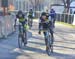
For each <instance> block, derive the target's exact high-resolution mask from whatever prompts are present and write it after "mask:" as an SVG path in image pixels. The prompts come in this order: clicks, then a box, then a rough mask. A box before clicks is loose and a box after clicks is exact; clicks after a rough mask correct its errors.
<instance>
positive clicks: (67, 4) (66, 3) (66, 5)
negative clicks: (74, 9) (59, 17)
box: [62, 0, 75, 13]
mask: <svg viewBox="0 0 75 59" xmlns="http://www.w3.org/2000/svg"><path fill="white" fill-rule="evenodd" d="M62 1H63V3H64V8H65V9H64V11H65V12H67V13H68V12H69V9H70V4H71V3H72V2H73V1H75V0H62Z"/></svg>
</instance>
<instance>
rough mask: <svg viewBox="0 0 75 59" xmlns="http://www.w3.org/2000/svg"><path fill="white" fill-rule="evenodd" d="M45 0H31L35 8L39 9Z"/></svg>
mask: <svg viewBox="0 0 75 59" xmlns="http://www.w3.org/2000/svg"><path fill="white" fill-rule="evenodd" d="M43 1H44V0H29V2H30V3H31V5H32V7H33V9H35V10H38V9H40V5H41V4H42V3H43Z"/></svg>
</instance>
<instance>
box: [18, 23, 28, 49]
mask: <svg viewBox="0 0 75 59" xmlns="http://www.w3.org/2000/svg"><path fill="white" fill-rule="evenodd" d="M23 29H24V30H23ZM26 44H27V31H26V28H24V26H23V25H22V24H21V23H19V35H18V45H19V48H22V46H23V45H24V46H26Z"/></svg>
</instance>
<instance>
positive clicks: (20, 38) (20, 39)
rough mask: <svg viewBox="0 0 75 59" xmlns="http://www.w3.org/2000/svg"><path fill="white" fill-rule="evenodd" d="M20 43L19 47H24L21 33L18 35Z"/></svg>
mask: <svg viewBox="0 0 75 59" xmlns="http://www.w3.org/2000/svg"><path fill="white" fill-rule="evenodd" d="M18 45H19V48H22V37H21V35H18Z"/></svg>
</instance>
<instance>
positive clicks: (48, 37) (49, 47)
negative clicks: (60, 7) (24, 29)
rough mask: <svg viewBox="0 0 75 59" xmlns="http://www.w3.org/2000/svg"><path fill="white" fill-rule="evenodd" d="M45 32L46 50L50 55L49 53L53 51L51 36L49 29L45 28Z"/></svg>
mask: <svg viewBox="0 0 75 59" xmlns="http://www.w3.org/2000/svg"><path fill="white" fill-rule="evenodd" d="M45 33H46V35H45V39H46V41H45V43H46V52H47V54H48V55H49V56H50V55H51V53H53V37H52V36H51V34H50V30H49V29H48V30H46V31H45Z"/></svg>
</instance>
